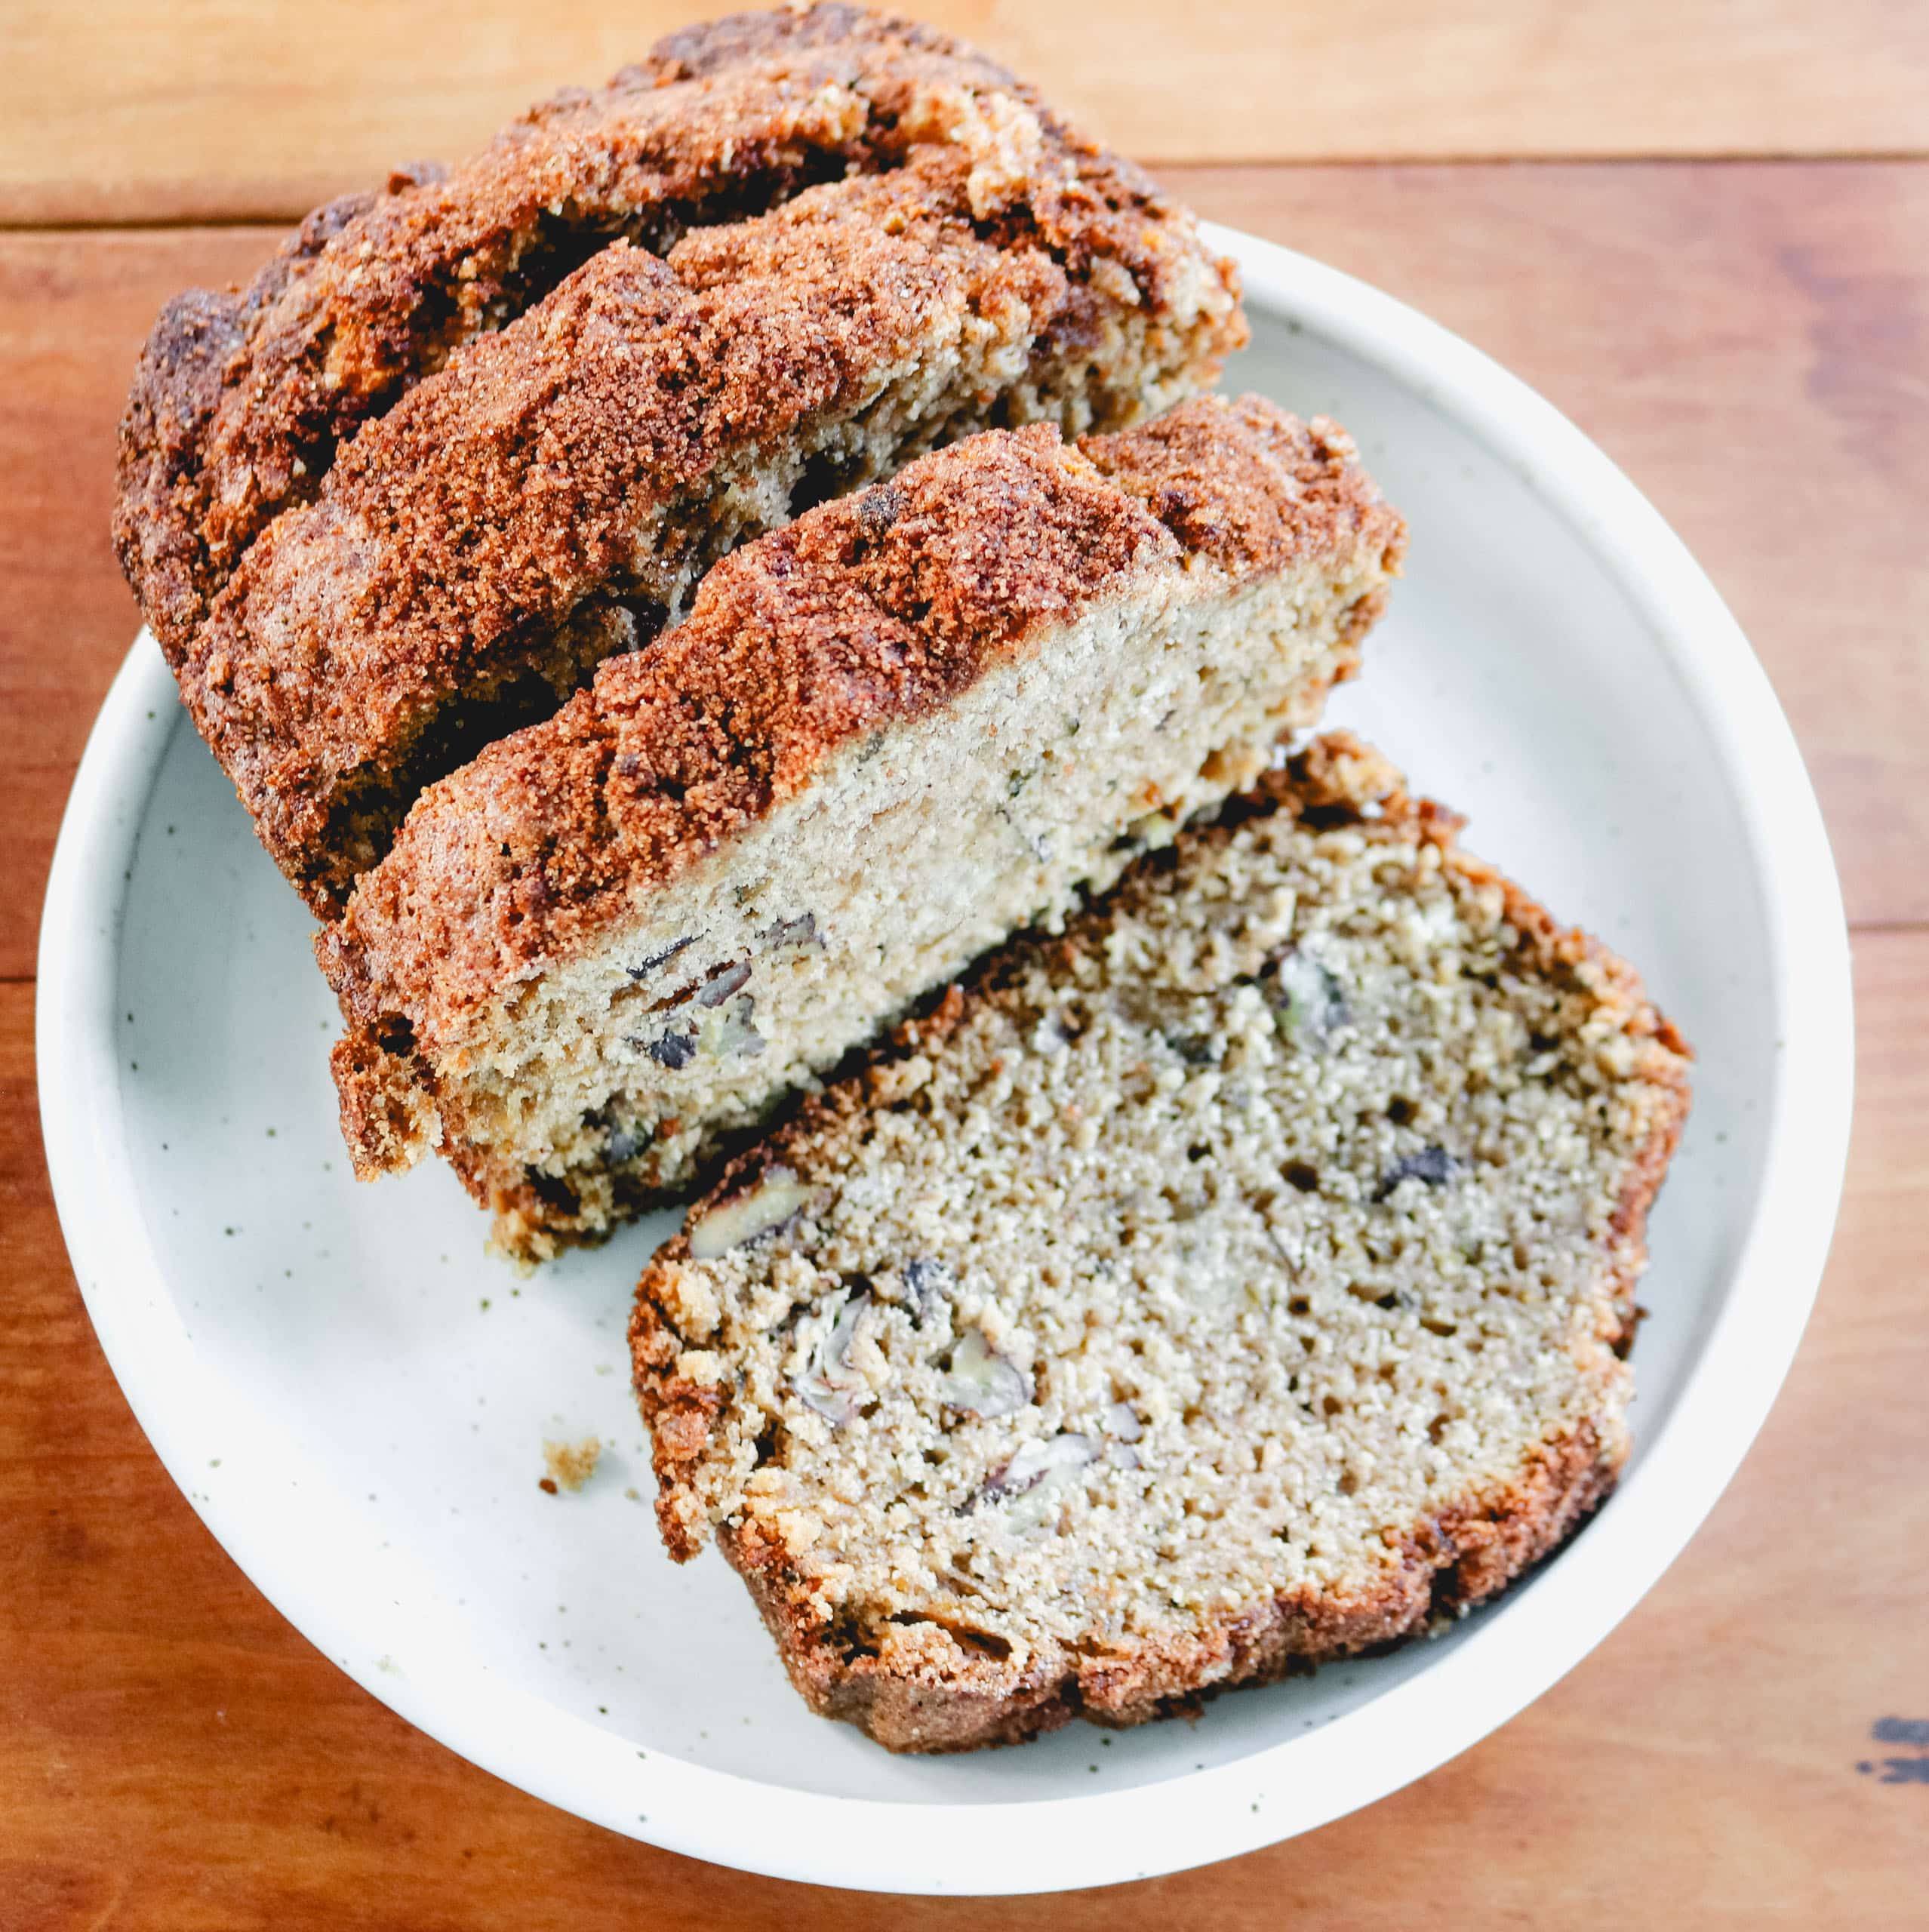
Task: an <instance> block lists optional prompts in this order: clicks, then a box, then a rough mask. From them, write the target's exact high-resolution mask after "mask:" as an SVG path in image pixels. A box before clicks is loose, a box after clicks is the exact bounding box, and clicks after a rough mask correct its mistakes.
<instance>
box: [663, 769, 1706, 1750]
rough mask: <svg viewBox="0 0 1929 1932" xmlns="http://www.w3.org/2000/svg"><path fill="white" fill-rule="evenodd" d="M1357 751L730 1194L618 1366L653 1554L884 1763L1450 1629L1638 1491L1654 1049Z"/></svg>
mask: <svg viewBox="0 0 1929 1932" xmlns="http://www.w3.org/2000/svg"><path fill="white" fill-rule="evenodd" d="M1456 826H1457V821H1456V820H1454V818H1453V817H1452V816H1451V814H1447V813H1445V812H1444V811H1441V810H1440V809H1439V808H1437V807H1435V806H1432V805H1431V804H1426V803H1424V802H1422V801H1416V800H1414V799H1413V798H1410V797H1409V796H1408V794H1407V792H1406V791H1405V789H1404V786H1403V784H1402V783H1401V780H1399V778H1398V774H1396V773H1395V772H1394V771H1392V769H1391V768H1390V767H1389V766H1388V765H1387V764H1386V763H1385V762H1384V761H1383V760H1382V759H1380V758H1379V757H1378V756H1377V755H1376V754H1374V753H1373V752H1371V750H1370V749H1368V748H1367V747H1365V746H1362V745H1361V744H1359V743H1358V742H1357V741H1355V740H1351V739H1349V738H1347V737H1344V736H1341V735H1335V736H1334V737H1329V738H1327V739H1324V740H1319V741H1318V742H1317V743H1315V745H1314V746H1312V748H1311V749H1309V751H1308V752H1306V753H1305V754H1303V755H1301V756H1300V757H1299V758H1297V759H1296V760H1294V761H1293V763H1292V764H1291V765H1290V766H1289V768H1288V769H1287V770H1285V771H1283V772H1275V773H1273V774H1269V775H1268V776H1267V777H1266V778H1265V779H1264V780H1262V781H1261V783H1260V785H1259V786H1258V787H1257V789H1255V790H1254V792H1251V793H1250V794H1248V795H1245V796H1244V797H1242V798H1238V799H1237V800H1235V801H1232V803H1231V804H1229V806H1228V807H1227V808H1226V810H1225V811H1224V812H1223V814H1221V815H1220V817H1219V818H1218V820H1217V821H1216V822H1214V823H1210V824H1208V825H1206V826H1203V827H1201V828H1200V829H1193V830H1189V831H1187V832H1184V833H1182V834H1181V835H1180V838H1178V839H1177V841H1176V842H1175V844H1174V845H1173V846H1172V847H1171V848H1170V849H1168V851H1164V852H1163V853H1161V854H1156V855H1152V856H1149V857H1146V858H1144V859H1142V860H1140V861H1139V862H1138V863H1137V865H1136V866H1135V867H1134V870H1133V871H1132V872H1131V874H1130V875H1128V877H1127V878H1125V879H1124V881H1121V884H1119V885H1118V888H1116V889H1115V891H1114V892H1113V893H1112V895H1111V896H1110V897H1109V898H1107V899H1106V900H1103V902H1100V903H1097V904H1095V905H1094V906H1092V907H1091V908H1090V909H1088V910H1087V911H1085V912H1082V913H1081V914H1080V915H1078V916H1077V917H1076V918H1074V919H1072V921H1070V922H1069V924H1068V925H1067V926H1066V929H1065V931H1063V934H1060V935H1059V936H1057V937H1052V936H1050V935H1045V934H1037V935H1034V936H1032V937H1027V938H1025V939H1023V940H1019V941H1017V942H1015V943H1014V944H1013V945H1011V946H1009V947H1008V948H1006V949H1002V950H1001V951H1000V952H998V953H996V954H995V955H992V956H991V957H990V958H989V959H988V960H987V961H985V962H983V964H981V965H980V968H978V969H977V970H976V971H974V974H973V975H972V976H971V978H970V979H969V980H968V981H967V982H966V983H964V984H963V985H962V986H953V987H952V989H950V991H949V992H947V993H946V995H945V996H944V998H943V1000H942V1001H940V1003H939V1004H937V1006H936V1007H935V1008H934V1009H933V1010H931V1011H929V1012H928V1014H926V1015H925V1017H922V1018H921V1019H919V1020H915V1021H914V1022H912V1023H907V1024H906V1025H905V1026H903V1028H902V1029H901V1030H900V1032H899V1034H898V1035H897V1038H896V1040H895V1041H894V1044H893V1045H892V1046H891V1047H890V1048H888V1049H886V1050H884V1051H881V1052H879V1053H878V1054H876V1055H875V1057H873V1058H872V1060H870V1061H869V1063H867V1064H866V1066H864V1067H863V1069H861V1070H860V1072H857V1073H855V1074H854V1075H851V1076H849V1077H848V1078H845V1079H844V1080H842V1081H839V1082H838V1083H837V1084H835V1085H833V1086H832V1088H830V1089H829V1091H826V1093H825V1094H823V1096H822V1097H820V1098H818V1099H817V1100H814V1101H812V1102H811V1103H809V1104H808V1105H807V1106H805V1108H804V1109H802V1111H801V1112H800V1113H799V1114H798V1115H797V1116H796V1117H795V1118H793V1119H792V1120H791V1121H789V1123H788V1124H786V1125H784V1126H783V1127H782V1128H779V1129H778V1130H777V1131H776V1132H774V1134H772V1135H771V1137H769V1138H768V1140H766V1141H765V1143H763V1144H761V1145H760V1146H758V1147H757V1148H755V1149H753V1150H752V1151H751V1152H747V1153H746V1154H745V1155H742V1156H741V1157H740V1158H738V1159H737V1161H735V1163H734V1164H733V1165H732V1167H731V1169H730V1171H728V1174H726V1176H725V1178H724V1180H722V1181H721V1183H719V1184H718V1186H717V1187H716V1188H715V1190H714V1191H713V1192H712V1193H711V1194H709V1195H708V1196H707V1197H706V1198H705V1199H704V1200H703V1201H702V1202H701V1203H700V1204H699V1205H698V1206H697V1207H695V1208H694V1209H693V1210H692V1211H691V1214H690V1217H689V1218H688V1222H687V1223H686V1226H685V1229H684V1232H682V1233H681V1235H678V1237H677V1238H675V1240H673V1241H671V1242H670V1243H669V1244H667V1245H666V1247H663V1249H662V1250H660V1251H659V1253H658V1254H657V1257H656V1258H655V1260H654V1261H653V1262H652V1263H651V1266H649V1268H648V1270H647V1271H646V1272H645V1275H644V1277H643V1279H642V1281H641V1284H640V1287H639V1290H638V1297H637V1301H636V1306H635V1315H634V1318H633V1321H632V1326H631V1331H630V1339H631V1343H632V1354H633V1358H634V1367H635V1382H636V1388H637V1391H638V1395H639V1397H640V1398H641V1404H642V1407H643V1411H644V1414H645V1417H646V1418H647V1419H648V1422H649V1424H650V1427H651V1431H652V1434H653V1436H654V1457H655V1463H656V1469H657V1477H658V1481H659V1485H660V1495H659V1500H658V1505H657V1511H658V1517H659V1520H660V1524H661V1526H662V1530H663V1536H664V1538H665V1540H666V1543H667V1544H668V1545H669V1549H670V1550H671V1551H672V1554H674V1555H676V1556H677V1557H678V1558H687V1557H689V1556H691V1555H694V1553H695V1552H697V1550H698V1549H700V1547H701V1546H703V1543H705V1542H706V1540H709V1538H711V1537H713V1536H714V1537H715V1540H716V1541H717V1542H718V1544H719V1545H720V1546H721V1549H722V1550H723V1552H724V1553H725V1555H726V1556H727V1557H728V1559H729V1560H730V1561H731V1563H732V1564H734V1565H735V1567H737V1569H738V1570H739V1571H740V1572H741V1573H742V1574H743V1577H744V1579H745V1580H746V1583H748V1584H749V1588H750V1590H751V1593H752V1596H753V1597H754V1598H755V1601H756V1602H757V1604H758V1607H759V1608H760V1609H761V1611H762V1613H763V1614H764V1616H765V1620H767V1622H768V1624H769V1626H770V1627H771V1631H772V1632H773V1634H774V1636H775V1637H776V1639H777V1644H778V1647H779V1648H780V1651H781V1652H782V1654H783V1659H784V1661H785V1663H786V1666H787V1668H788V1669H789V1672H790V1675H791V1676H792V1680H793V1681H794V1682H795V1684H796V1686H797V1687H798V1690H800V1691H801V1693H802V1694H803V1695H804V1696H805V1698H806V1699H807V1700H808V1701H809V1702H810V1703H811V1706H813V1708H814V1709H817V1710H818V1711H819V1712H823V1714H825V1715H829V1716H834V1717H840V1718H848V1719H849V1720H851V1721H853V1722H854V1723H857V1724H860V1725H862V1726H863V1727H864V1728H865V1729H866V1730H868V1731H869V1733H870V1734H871V1735H872V1737H875V1738H876V1739H877V1740H878V1741H879V1742H880V1743H884V1744H885V1745H888V1746H890V1747H891V1748H892V1749H899V1750H915V1751H929V1750H955V1749H968V1748H970V1747H972V1746H978V1745H983V1744H989V1743H1003V1742H1011V1741H1014V1740H1019V1739H1022V1738H1025V1737H1029V1736H1031V1735H1032V1734H1035V1733H1037V1732H1039V1731H1041V1730H1049V1729H1051V1728H1053V1727H1055V1726H1057V1725H1059V1724H1063V1723H1065V1722H1066V1721H1068V1720H1069V1719H1070V1718H1072V1717H1073V1716H1075V1715H1083V1716H1084V1717H1087V1718H1091V1719H1092V1720H1094V1721H1096V1722H1098V1723H1100V1724H1136V1723H1137V1722H1140V1721H1142V1720H1144V1719H1146V1718H1152V1717H1155V1716H1157V1715H1160V1714H1161V1713H1163V1712H1169V1711H1171V1710H1174V1709H1180V1708H1185V1707H1187V1706H1189V1705H1190V1704H1192V1703H1193V1702H1194V1701H1195V1700H1196V1699H1197V1698H1198V1697H1199V1696H1200V1695H1201V1694H1204V1693H1206V1692H1208V1691H1211V1690H1217V1689H1220V1688H1223V1687H1230V1686H1232V1685H1235V1684H1249V1683H1259V1682H1263V1681H1268V1680H1270V1679H1273V1678H1278V1677H1279V1676H1281V1675H1284V1674H1286V1673H1288V1672H1291V1671H1294V1670H1297V1669H1305V1668H1306V1667H1308V1666H1312V1665H1314V1664H1316V1663H1319V1662H1321V1660H1328V1659H1332V1658H1335V1657H1343V1656H1347V1655H1351V1654H1355V1653H1358V1652H1359V1651H1364V1650H1367V1649H1370V1648H1374V1647H1379V1646H1381V1645H1384V1644H1389V1643H1390V1642H1392V1641H1396V1640H1398V1639H1400V1638H1404V1637H1408V1636H1411V1635H1414V1634H1416V1633H1417V1632H1422V1631H1423V1630H1426V1629H1429V1628H1431V1627H1434V1626H1437V1625H1438V1623H1439V1621H1440V1620H1441V1619H1443V1618H1444V1617H1451V1615H1453V1614H1455V1613H1456V1612H1457V1611H1460V1610H1463V1609H1464V1608H1465V1607H1467V1606H1469V1605H1470V1604H1474V1603H1476V1602H1478V1601H1481V1599H1482V1598H1485V1597H1488V1596H1489V1595H1491V1594H1493V1592H1495V1591H1497V1590H1498V1589H1501V1588H1502V1587H1503V1586H1504V1585H1506V1583H1508V1582H1509V1580H1512V1578H1514V1577H1517V1576H1518V1575H1519V1574H1521V1571H1523V1570H1524V1569H1525V1568H1526V1567H1528V1566H1529V1565H1530V1564H1532V1563H1534V1561H1537V1559H1538V1558H1540V1557H1542V1556H1543V1555H1546V1554H1547V1553H1548V1552H1550V1551H1551V1550H1552V1549H1555V1547H1556V1546H1558V1544H1559V1543H1561V1541H1562V1540H1563V1539H1564V1538H1565V1537H1567V1536H1568V1535H1569V1534H1571V1532H1572V1531H1574V1529H1575V1527H1577V1525H1578V1524H1580V1522H1581V1521H1582V1520H1583V1518H1585V1517H1586V1515H1587V1514H1588V1512H1589V1511H1590V1510H1591V1509H1593V1508H1594V1507H1595V1505H1596V1504H1597V1503H1599V1502H1600V1501H1601V1499H1602V1498H1603V1497H1604V1496H1605V1495H1606V1494H1607V1493H1608V1491H1609V1490H1610V1489H1611V1487H1612V1485H1613V1484H1614V1480H1615V1477H1616V1475H1617V1472H1618V1470H1619V1469H1620V1466H1621V1463H1622V1461H1623V1457H1624V1456H1625V1454H1626V1449H1627V1444H1628V1434H1627V1426H1626V1407H1627V1401H1628V1398H1629V1391H1630V1381H1629V1369H1628V1367H1627V1365H1626V1361H1625V1360H1624V1356H1625V1355H1626V1350H1627V1347H1628V1345H1629V1341H1630V1340H1631V1339H1632V1333H1633V1327H1634V1323H1635V1306H1634V1300H1633V1294H1634V1288H1635V1281H1636V1280H1637V1278H1638V1275H1640V1273H1641V1270H1642V1268H1643V1266H1644V1263H1645V1249H1644V1229H1645V1223H1646V1218H1647V1211H1648V1208H1649V1205H1650V1203H1651V1201H1652V1200H1653V1198H1654V1195H1655V1192H1656V1190H1657V1189H1658V1187H1659V1186H1660V1183H1661V1180H1662V1178H1663V1174H1664V1172H1665V1170H1666V1166H1667V1163H1668V1161H1669V1157H1670V1155H1671V1153H1672V1149H1673V1148H1674V1146H1675V1141H1676V1139H1677V1137H1678V1134H1679V1132H1680V1130H1681V1124H1682V1121H1683V1119H1684V1115H1685V1113H1686V1110H1687V1100H1688V1089H1687V1048H1685V1046H1684V1044H1683V1042H1682V1041H1681V1039H1680V1038H1679V1037H1678V1035H1677V1034H1676V1033H1675V1030H1674V1029H1673V1028H1672V1026H1670V1025H1669V1023H1668V1022H1667V1021H1666V1020H1664V1019H1663V1018H1662V1017H1660V1015H1659V1014H1657V1012H1656V1011H1655V1010H1654V1008H1653V1007H1652V1006H1651V1004H1649V1003H1648V1001H1647V999H1646V998H1644V995H1643V993H1642V990H1641V986H1640V983H1639V982H1638V980H1637V978H1636V977H1635V974H1634V973H1633V972H1632V970H1631V969H1630V968H1628V967H1627V966H1626V964H1623V962H1622V961H1620V960H1618V959H1617V958H1614V956H1613V955H1611V954H1610V953H1608V952H1606V951H1605V950H1604V949H1603V948H1601V946H1598V944H1596V943H1594V942H1592V940H1589V939H1588V938H1586V937H1585V936H1584V935H1583V934H1580V933H1578V932H1575V931H1569V930H1567V929H1564V928H1561V926H1559V925H1558V924H1557V923H1556V922H1555V921H1554V920H1553V919H1552V918H1551V917H1550V916H1549V915H1548V914H1547V913H1546V912H1545V911H1543V909H1541V908H1540V906H1537V905H1536V904H1534V903H1533V902H1532V901H1531V900H1529V899H1528V898H1527V897H1526V896H1525V895H1524V894H1523V893H1521V891H1520V890H1519V889H1518V888H1517V887H1515V886H1514V885H1512V884H1510V883H1509V881H1506V879H1504V878H1501V877H1500V875H1498V874H1497V873H1496V872H1494V870H1493V869H1491V868H1490V867H1488V866H1484V865H1483V864H1482V863H1480V862H1479V861H1478V860H1476V859H1474V858H1472V857H1469V856H1468V855H1467V854H1465V853H1464V852H1463V851H1461V850H1460V848H1459V846H1458V844H1457V842H1456V837H1455V832H1456Z"/></svg>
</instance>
